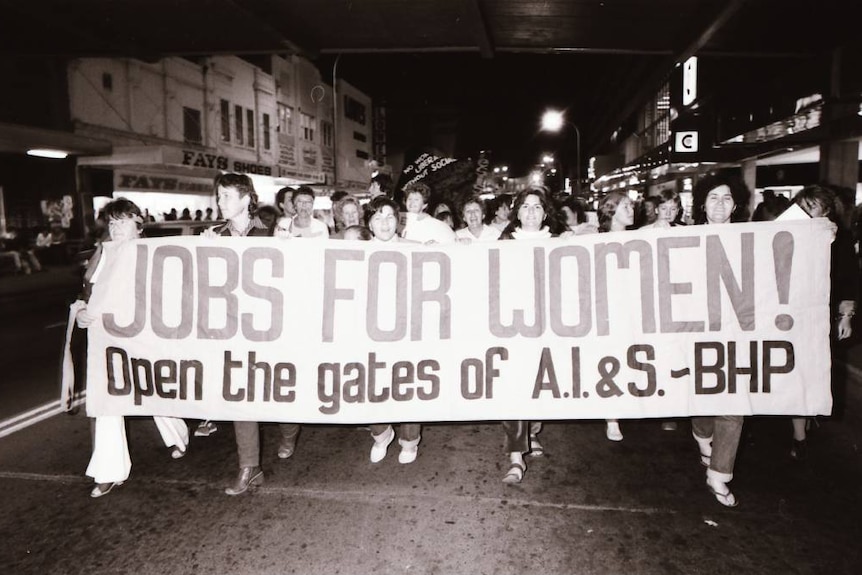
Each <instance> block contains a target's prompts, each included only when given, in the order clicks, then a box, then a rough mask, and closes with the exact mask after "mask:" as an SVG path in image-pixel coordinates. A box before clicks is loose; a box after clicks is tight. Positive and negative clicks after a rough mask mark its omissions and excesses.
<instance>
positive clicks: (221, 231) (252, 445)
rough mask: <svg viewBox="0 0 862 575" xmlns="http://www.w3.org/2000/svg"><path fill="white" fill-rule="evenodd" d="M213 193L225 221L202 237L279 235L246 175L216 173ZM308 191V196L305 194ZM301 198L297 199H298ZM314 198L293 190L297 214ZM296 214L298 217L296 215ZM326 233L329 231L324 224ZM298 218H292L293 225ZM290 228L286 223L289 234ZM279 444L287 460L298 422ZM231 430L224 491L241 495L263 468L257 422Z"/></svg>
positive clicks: (285, 426)
mask: <svg viewBox="0 0 862 575" xmlns="http://www.w3.org/2000/svg"><path fill="white" fill-rule="evenodd" d="M213 188H214V191H215V194H216V201H217V203H218V209H219V213H220V214H221V217H222V218H223V219H224V220H226V221H225V223H223V224H219V225H217V226H213V227H212V228H210V229H207V230H204V232H203V233H202V234H201V235H202V236H205V237H210V238H212V237H218V236H229V237H254V236H258V237H261V236H263V237H267V236H271V235H274V234H276V235H279V236H280V235H282V234H283V233H284V230H283V226H284V225H285V223H284V221H283V220H284V217H282V218H280V219H279V220H278V221H276V224H275V227H273V228H269V227H267V226H266V225H265V224H264V223H263V222H261V221H260V218H258V217H257V192H256V191H255V189H254V183H253V182H252V181H251V178H249V177H248V176H247V175H245V174H232V173H226V174H220V175H218V176H216V178H215V181H214V183H213ZM309 194H310V199H309V198H308V197H307V196H308V195H309ZM299 197H302V199H300V200H299V202H297V198H299ZM313 201H314V192H313V191H312V190H310V189H308V188H306V189H305V190H303V191H302V192H300V193H298V194H297V193H296V192H294V195H293V203H294V205H296V206H297V214H299V213H300V212H302V211H305V215H306V216H308V214H310V209H311V207H310V205H311V203H312V202H313ZM297 217H299V216H298V215H297ZM315 221H317V223H318V224H319V225H320V226H323V228H322V229H323V230H325V233H326V234H327V237H328V234H329V231H328V230H327V229H326V226H325V225H324V224H323V223H322V222H320V221H318V220H315ZM296 222H297V219H296V218H294V219H293V222H292V223H293V225H296ZM291 230H292V228H291V227H290V226H288V232H287V233H288V234H291V235H293V236H294V237H299V235H298V234H292V231H291ZM279 428H280V430H281V443H280V445H279V446H278V458H279V459H288V458H289V457H292V456H293V453H294V452H295V451H296V440H297V438H298V437H299V431H300V425H299V424H298V423H281V424H279ZM233 430H234V435H235V439H236V452H237V458H238V459H239V472H238V473H237V476H236V481H234V483H232V484H231V485H228V486H227V487H226V488H225V490H224V492H225V494H227V495H240V494H241V493H245V492H246V491H248V489H249V488H250V487H253V486H256V485H260V484H262V483H263V469H261V466H260V425H259V424H258V422H256V421H234V422H233Z"/></svg>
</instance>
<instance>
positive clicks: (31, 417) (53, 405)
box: [0, 391, 87, 438]
mask: <svg viewBox="0 0 862 575" xmlns="http://www.w3.org/2000/svg"><path fill="white" fill-rule="evenodd" d="M86 398H87V392H86V391H82V392H81V393H80V394H79V395H78V396H77V397H76V398H75V400H74V401H73V402H72V407H77V406H80V405H82V404H83V403H84V401H85V400H86ZM64 411H65V410H64V409H63V407H62V406H61V405H60V400H59V399H58V400H56V401H51V402H48V403H46V404H44V405H40V406H38V407H35V408H33V409H31V410H30V411H25V412H24V413H19V414H18V415H15V416H12V417H9V418H7V419H4V420H3V421H0V438H2V437H6V436H7V435H11V434H12V433H15V432H16V431H21V430H22V429H25V428H27V427H30V426H31V425H35V424H37V423H39V422H40V421H44V420H46V419H48V418H51V417H54V416H55V415H59V414H61V413H63V412H64Z"/></svg>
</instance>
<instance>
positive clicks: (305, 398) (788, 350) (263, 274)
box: [87, 218, 832, 423]
mask: <svg viewBox="0 0 862 575" xmlns="http://www.w3.org/2000/svg"><path fill="white" fill-rule="evenodd" d="M831 239H832V233H831V228H830V224H829V223H828V221H826V220H825V219H822V218H821V219H814V220H805V221H788V222H767V223H756V224H755V223H751V224H731V225H722V226H715V225H710V226H688V227H680V228H671V229H665V230H658V229H650V230H639V231H633V232H624V233H608V234H596V235H589V236H576V237H573V238H567V239H548V240H540V241H526V240H515V241H499V242H490V243H473V244H470V245H465V244H453V245H445V246H444V245H430V246H422V245H411V244H404V243H395V244H386V243H377V242H347V241H335V240H333V241H330V242H304V241H302V240H280V239H277V238H227V237H224V238H223V237H218V238H201V237H196V238H194V237H176V238H156V239H147V240H135V241H130V242H126V243H124V244H120V245H118V246H116V248H114V249H111V248H110V246H108V249H106V256H105V257H106V261H107V263H106V266H105V268H104V271H103V272H102V275H101V277H100V278H99V281H98V282H97V284H96V286H95V290H94V293H93V297H92V299H91V301H90V308H91V311H92V312H93V313H95V314H97V316H98V317H99V320H98V321H97V322H95V324H94V325H93V326H92V327H91V328H90V334H89V335H90V338H89V345H90V347H89V361H88V373H89V381H88V386H87V387H88V389H87V412H88V414H90V415H107V414H115V415H153V414H155V415H172V416H178V417H188V418H198V419H216V420H228V421H230V420H255V421H285V422H306V423H371V422H387V421H396V422H398V421H467V420H501V419H544V420H549V419H579V418H596V419H597V418H641V417H670V416H687V415H723V414H727V415H731V414H734V415H746V414H793V415H815V414H828V413H830V411H831V405H832V398H831V394H830V383H829V381H830V378H829V374H830V367H831V366H830V359H829V357H830V353H829V322H830V318H829V305H828V303H829V302H828V300H829V273H830V270H829V261H830V258H829V254H830V242H831Z"/></svg>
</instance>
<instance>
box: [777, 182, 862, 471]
mask: <svg viewBox="0 0 862 575" xmlns="http://www.w3.org/2000/svg"><path fill="white" fill-rule="evenodd" d="M778 197H781V196H778ZM793 203H794V204H796V205H798V206H799V207H800V208H802V209H803V210H805V212H806V213H807V214H808V215H809V216H811V217H812V218H829V220H830V221H831V222H832V223H834V224H835V225H836V226H837V229H836V232H835V240H834V241H833V242H832V248H831V260H832V265H831V267H830V269H831V275H832V277H831V278H830V279H831V283H830V285H831V288H830V294H829V308H830V314H831V317H833V318H835V324H834V326H833V329H832V333H831V336H832V337H831V342H832V349H833V354H834V353H835V351H834V350H836V347H837V346H836V343H837V342H838V341H841V340H844V339H847V338H849V337H850V336H851V335H853V323H852V320H853V316H854V315H855V314H856V298H857V297H858V295H859V267H858V264H857V259H856V252H855V250H854V249H853V235H852V233H851V231H850V230H849V229H848V228H847V225H846V224H845V222H844V220H843V218H842V217H841V200H840V199H839V198H838V196H837V194H836V193H835V192H834V191H833V190H831V189H829V188H826V187H823V186H816V185H814V186H806V187H804V188H802V189H801V190H799V192H798V193H797V194H796V195H795V196H794V197H793ZM832 363H833V365H835V364H836V363H837V362H835V361H833V362H832ZM832 380H833V385H835V382H836V378H835V377H833V378H832ZM841 383H842V384H843V380H842V381H841ZM832 395H833V398H834V401H835V407H834V408H833V410H832V413H833V414H837V415H840V414H841V411H842V409H843V399H844V393H843V390H841V389H840V388H839V389H833V392H832ZM791 422H792V424H793V447H792V448H791V449H790V457H792V458H793V459H796V460H797V461H803V460H805V459H807V457H808V436H807V430H806V427H807V425H808V419H807V418H805V417H794V418H792V419H791Z"/></svg>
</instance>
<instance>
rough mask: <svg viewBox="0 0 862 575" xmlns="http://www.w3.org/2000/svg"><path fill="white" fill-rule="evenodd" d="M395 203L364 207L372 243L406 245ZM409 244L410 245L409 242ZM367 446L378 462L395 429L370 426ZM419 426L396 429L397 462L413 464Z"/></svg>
mask: <svg viewBox="0 0 862 575" xmlns="http://www.w3.org/2000/svg"><path fill="white" fill-rule="evenodd" d="M398 216H399V213H398V204H397V203H396V202H395V200H393V199H391V198H389V197H388V196H376V197H375V198H374V199H372V200H371V201H370V202H368V204H366V206H365V223H366V225H367V227H368V229H369V230H370V231H371V235H372V236H374V237H373V239H372V240H371V241H373V242H394V243H398V242H409V240H405V239H402V238H401V237H400V236H399V235H398ZM409 243H413V242H409ZM370 428H371V438H372V439H373V440H374V444H373V445H372V446H371V454H370V456H369V458H370V459H371V463H379V462H381V461H383V458H384V457H386V451H387V450H388V449H389V444H390V443H392V440H393V439H395V430H394V429H392V425H391V424H388V423H378V424H374V425H371V426H370ZM421 431H422V425H421V424H419V423H402V424H401V426H400V429H399V433H398V435H399V436H400V437H399V438H398V443H399V444H400V445H401V453H399V454H398V463H405V464H406V463H413V462H414V461H416V456H417V455H418V454H419V441H420V440H421V435H420V433H421Z"/></svg>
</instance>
